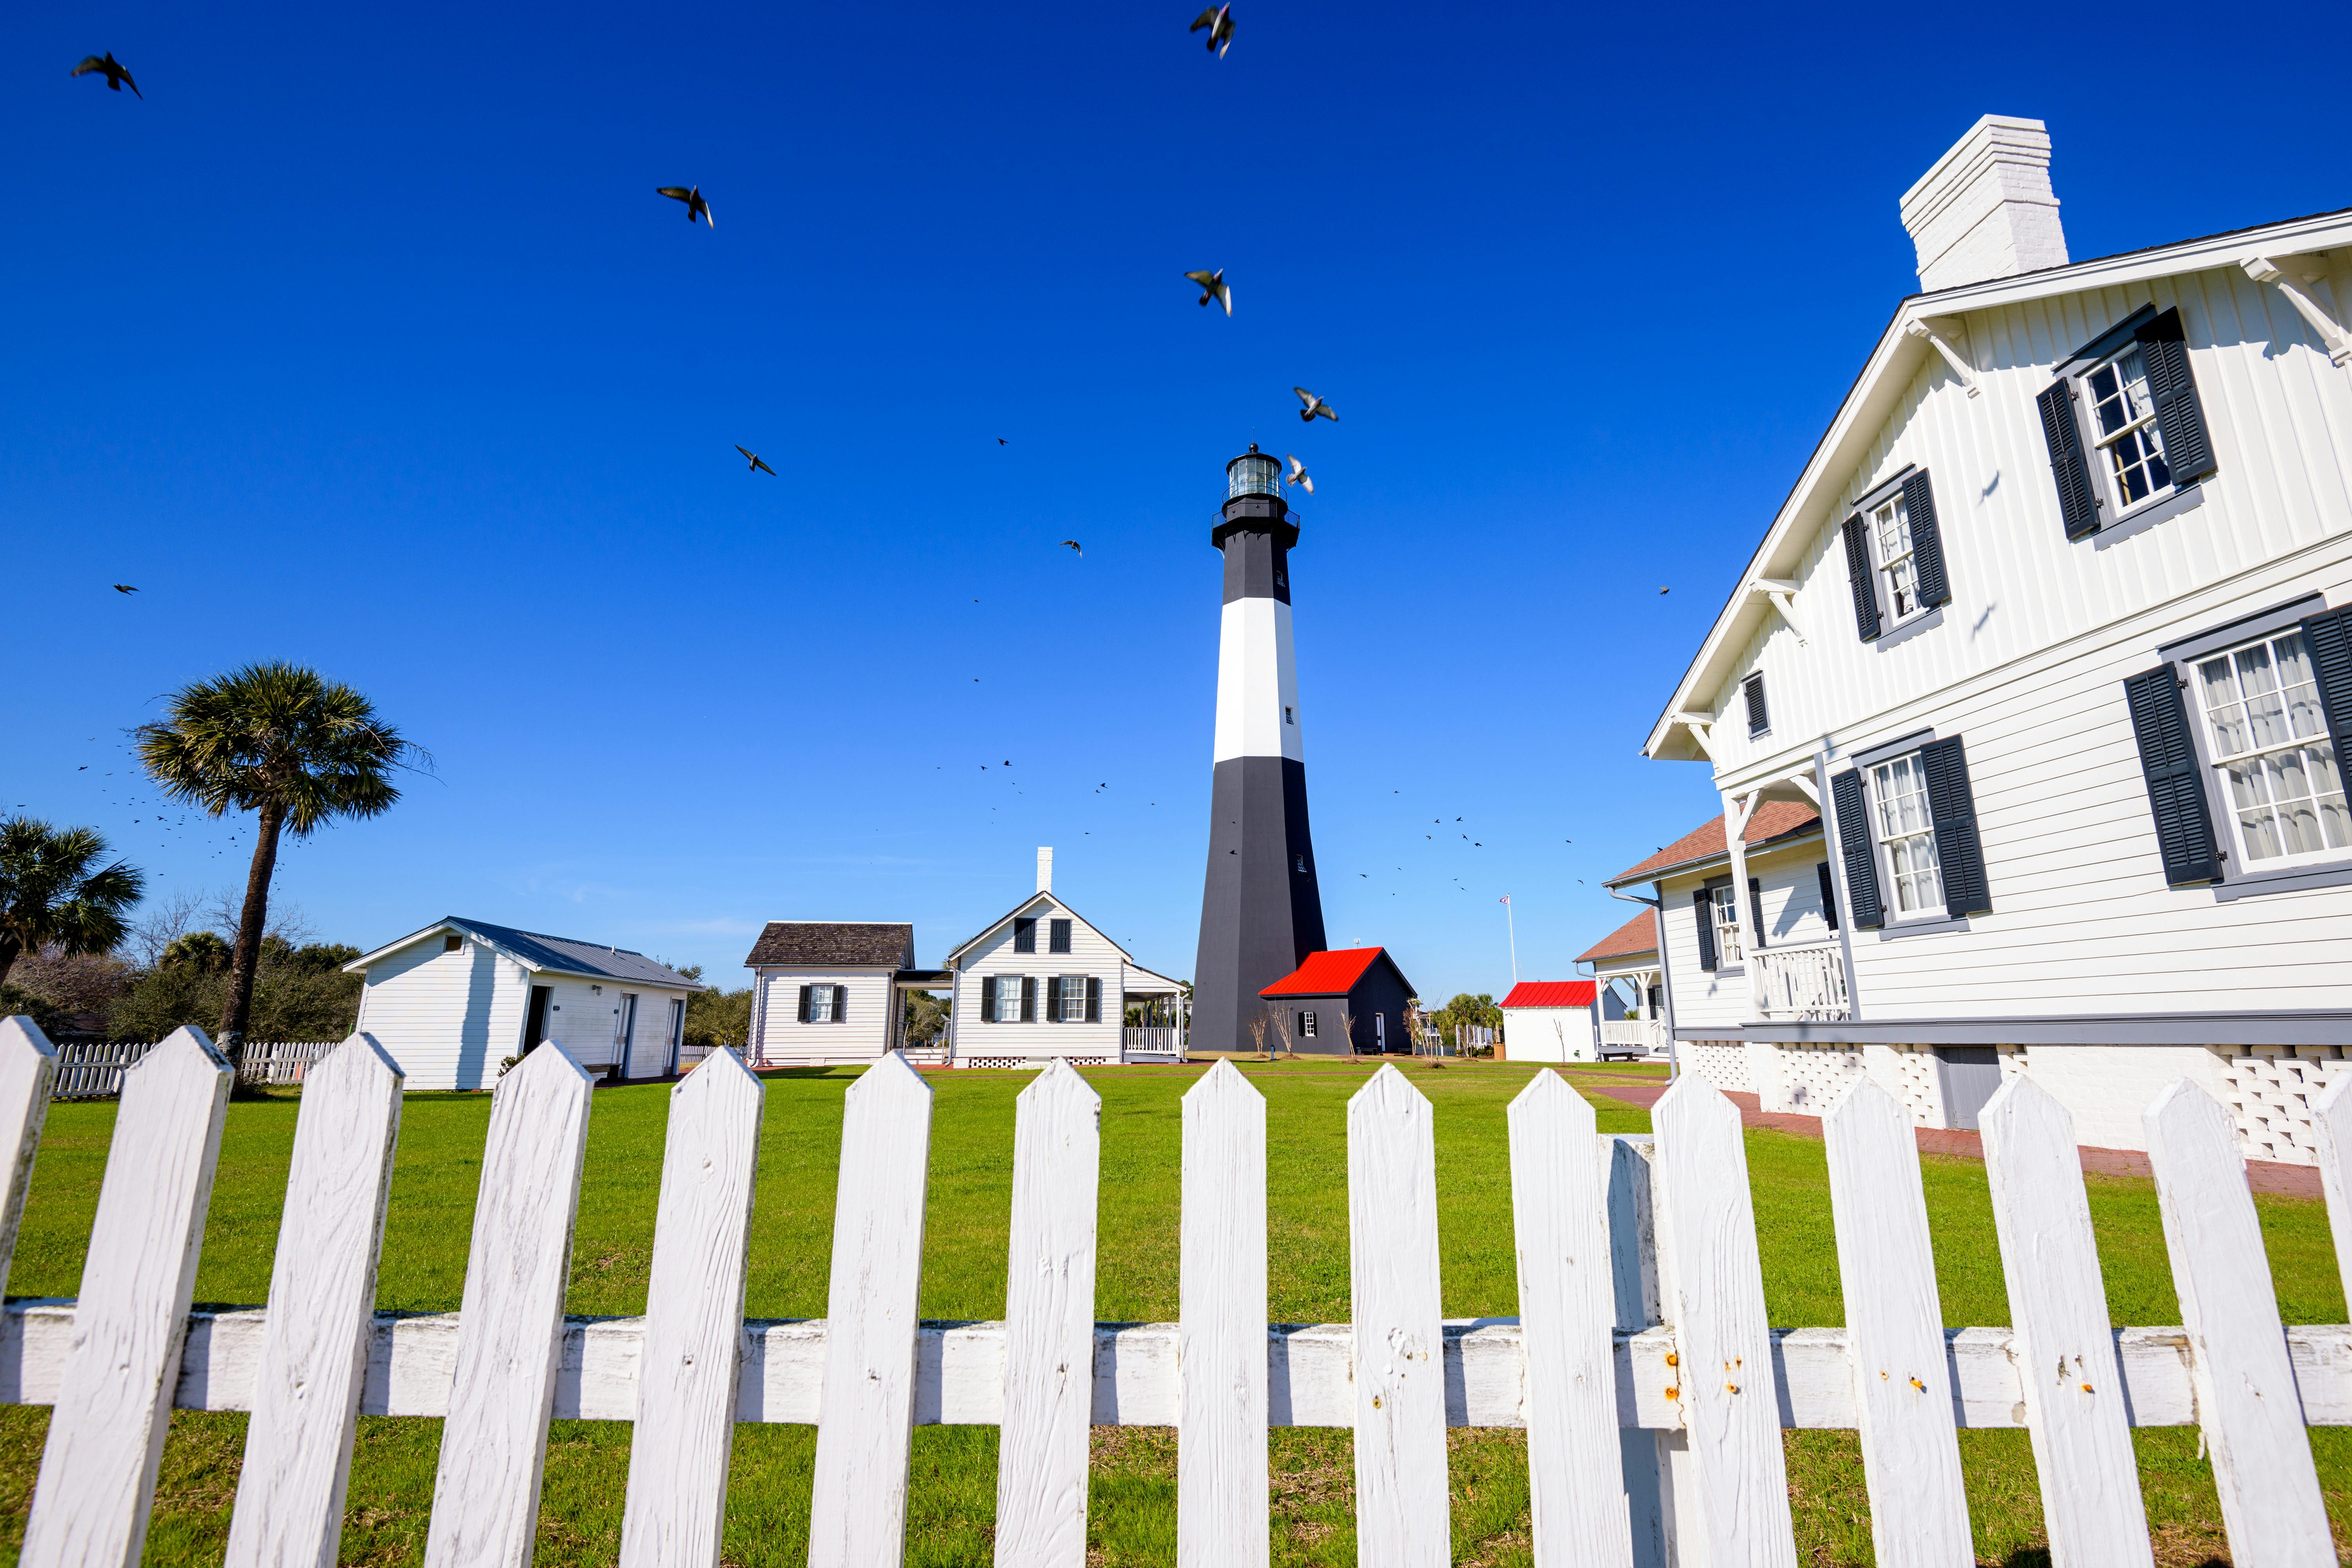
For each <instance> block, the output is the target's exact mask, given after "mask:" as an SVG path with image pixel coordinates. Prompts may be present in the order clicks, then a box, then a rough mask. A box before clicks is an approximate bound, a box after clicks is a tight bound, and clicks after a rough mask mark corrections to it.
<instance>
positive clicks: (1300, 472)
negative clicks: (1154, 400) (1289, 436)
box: [1282, 452, 1397, 795]
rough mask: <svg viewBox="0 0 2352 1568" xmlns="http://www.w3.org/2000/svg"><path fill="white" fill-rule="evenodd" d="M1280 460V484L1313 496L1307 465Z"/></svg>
mask: <svg viewBox="0 0 2352 1568" xmlns="http://www.w3.org/2000/svg"><path fill="white" fill-rule="evenodd" d="M1282 460H1283V461H1284V462H1286V463H1288V464H1289V465H1290V472H1289V474H1288V475H1287V476H1286V477H1285V479H1283V481H1282V482H1283V483H1285V484H1286V485H1297V486H1298V487H1300V488H1301V489H1304V490H1306V492H1307V494H1308V495H1313V494H1314V493H1315V481H1314V480H1313V479H1309V478H1307V465H1306V464H1304V463H1302V462H1300V461H1299V460H1298V459H1297V458H1294V457H1292V456H1291V455H1290V454H1289V453H1287V452H1285V453H1284V454H1283V455H1282ZM1389 793H1390V794H1391V795H1394V794H1396V793H1397V792H1396V791H1395V790H1391V791H1389Z"/></svg>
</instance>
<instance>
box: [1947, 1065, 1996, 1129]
mask: <svg viewBox="0 0 2352 1568" xmlns="http://www.w3.org/2000/svg"><path fill="white" fill-rule="evenodd" d="M1936 1070H1937V1073H1938V1074H1939V1075H1941V1077H1942V1078H1943V1080H1944V1125H1945V1126H1947V1127H1965V1128H1968V1129H1969V1130H1971V1131H1973V1130H1974V1129H1975V1127H1976V1124H1977V1113H1978V1112H1979V1111H1980V1110H1983V1109H1984V1108H1985V1102H1986V1101H1987V1100H1990V1099H1991V1098H1992V1097H1993V1095H1994V1094H1995V1093H1997V1092H1998V1091H1999V1090H2000V1053H1999V1052H1997V1051H1995V1050H1994V1049H1993V1047H1990V1046H1937V1047H1936Z"/></svg>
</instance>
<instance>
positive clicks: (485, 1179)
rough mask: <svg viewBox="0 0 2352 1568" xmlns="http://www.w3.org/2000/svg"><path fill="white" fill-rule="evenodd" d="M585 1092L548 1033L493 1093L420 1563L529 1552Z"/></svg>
mask: <svg viewBox="0 0 2352 1568" xmlns="http://www.w3.org/2000/svg"><path fill="white" fill-rule="evenodd" d="M591 1092H592V1090H591V1085H590V1079H589V1077H588V1075H587V1074H586V1073H585V1072H583V1071H582V1070H581V1068H580V1067H579V1065H578V1064H577V1063H575V1062H573V1061H572V1058H570V1057H568V1056H565V1055H564V1054H563V1053H562V1051H560V1050H556V1049H552V1048H551V1047H541V1048H540V1049H538V1050H535V1051H532V1052H530V1054H529V1055H527V1056H525V1057H524V1058H523V1059H522V1060H521V1061H520V1062H518V1063H517V1064H516V1065H515V1066H514V1067H512V1068H509V1069H508V1071H507V1075H506V1077H505V1078H503V1079H499V1087H498V1089H497V1091H496V1093H495V1095H494V1097H493V1098H492V1100H491V1103H490V1130H489V1137H488V1142H486V1143H485V1145H484V1147H483V1150H482V1182H481V1190H480V1193H479V1194H478V1197H477V1198H476V1199H475V1203H474V1235H473V1241H472V1245H471V1247H470V1248H469V1249H468V1251H467V1256H466V1290H465V1294H464V1296H463V1297H462V1298H461V1299H460V1300H459V1303H458V1310H457V1344H456V1349H455V1352H454V1358H453V1365H452V1380H451V1386H450V1393H449V1415H448V1418H447V1420H446V1422H445V1423H444V1424H443V1426H442V1428H441V1458H440V1466H439V1469H438V1471H437V1473H436V1476H435V1478H434V1482H433V1520H432V1523H431V1524H430V1525H429V1526H428V1527H427V1528H426V1531H425V1568H524V1565H525V1564H527V1563H530V1552H531V1542H532V1541H533V1539H534V1537H535V1536H536V1535H537V1532H538V1529H539V1489H540V1482H541V1478H542V1476H543V1474H544V1471H545V1466H546V1462H547V1423H548V1419H549V1417H550V1416H551V1415H552V1413H553V1411H554V1407H555V1379H556V1372H557V1369H558V1366H559V1364H560V1363H561V1358H562V1345H563V1292H564V1288H565V1286H566V1285H567V1284H568V1283H569V1278H568V1277H569V1275H570V1272H571V1263H572V1224H573V1221H574V1220H575V1219H576V1218H577V1217H578V1215H579V1208H580V1163H581V1159H582V1157H583V1154H584V1152H585V1151H586V1149H587V1143H588V1106H589V1099H590V1095H591Z"/></svg>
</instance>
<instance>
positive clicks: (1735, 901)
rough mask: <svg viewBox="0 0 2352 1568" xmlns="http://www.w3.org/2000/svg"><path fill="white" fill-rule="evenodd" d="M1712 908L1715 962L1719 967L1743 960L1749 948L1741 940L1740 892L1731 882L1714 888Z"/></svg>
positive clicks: (1726, 966)
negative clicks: (1743, 955)
mask: <svg viewBox="0 0 2352 1568" xmlns="http://www.w3.org/2000/svg"><path fill="white" fill-rule="evenodd" d="M1712 891H1713V893H1714V895H1715V896H1714V898H1713V900H1711V902H1710V908H1711V910H1713V913H1714V915H1715V963H1716V967H1717V968H1718V969H1723V968H1728V967H1730V966H1731V965H1733V964H1737V963H1740V962H1741V954H1742V953H1743V952H1746V951H1747V950H1746V949H1745V948H1743V947H1742V946H1741V945H1740V942H1739V892H1738V889H1736V888H1733V887H1732V886H1731V885H1730V884H1729V883H1726V884H1725V885H1724V886H1722V887H1720V888H1717V889H1712Z"/></svg>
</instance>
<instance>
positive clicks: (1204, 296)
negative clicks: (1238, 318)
mask: <svg viewBox="0 0 2352 1568" xmlns="http://www.w3.org/2000/svg"><path fill="white" fill-rule="evenodd" d="M1184 276H1185V277H1187V278H1190V279H1192V281H1193V282H1195V283H1198V284H1199V285H1200V286H1201V303H1202V304H1203V305H1205V304H1207V303H1208V302H1209V301H1210V300H1215V301H1216V302H1217V303H1218V304H1220V305H1223V307H1224V308H1225V314H1226V315H1227V316H1229V317H1230V316H1231V315H1232V314H1233V313H1234V286H1233V285H1232V284H1230V283H1228V282H1226V281H1225V269H1224V268H1222V267H1220V268H1217V269H1216V270H1215V271H1214V272H1187V273H1186V274H1184Z"/></svg>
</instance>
